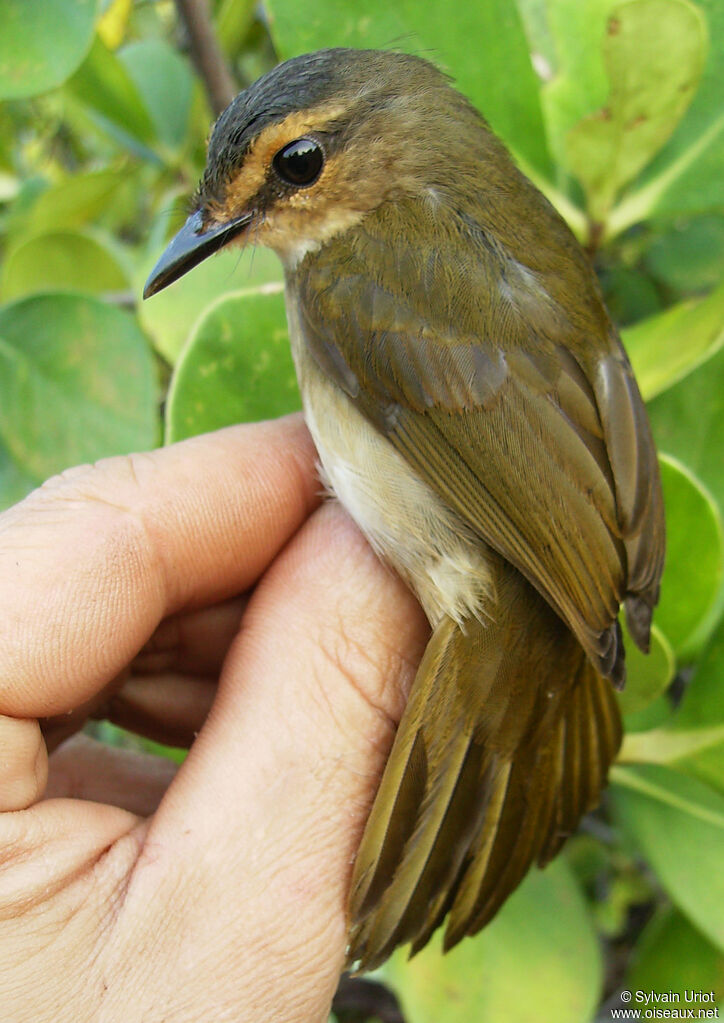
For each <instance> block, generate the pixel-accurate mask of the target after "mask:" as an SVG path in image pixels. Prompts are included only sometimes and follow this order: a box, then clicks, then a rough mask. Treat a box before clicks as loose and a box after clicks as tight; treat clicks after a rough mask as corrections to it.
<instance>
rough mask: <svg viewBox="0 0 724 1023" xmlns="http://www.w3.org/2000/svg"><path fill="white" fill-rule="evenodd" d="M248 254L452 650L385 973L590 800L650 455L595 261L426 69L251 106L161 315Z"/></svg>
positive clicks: (360, 486)
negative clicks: (215, 271) (195, 277)
mask: <svg viewBox="0 0 724 1023" xmlns="http://www.w3.org/2000/svg"><path fill="white" fill-rule="evenodd" d="M482 73H484V71H482V70H481V74H482ZM232 242H234V243H241V244H242V245H243V244H246V243H253V244H261V245H268V246H270V247H271V248H272V249H274V250H275V251H276V252H277V253H278V255H279V256H280V258H281V260H282V263H283V265H284V273H285V278H286V302H287V317H288V321H289V333H290V337H291V345H292V351H293V355H294V360H295V364H296V369H297V374H298V377H299V384H300V388H301V393H302V396H303V401H304V408H305V414H306V420H307V423H308V425H309V429H310V431H311V433H312V436H313V438H314V440H315V443H316V446H317V450H318V452H319V457H320V460H321V463H322V467H323V472H324V476H325V482H326V484H327V486H328V488H329V490H330V491H332V492H333V493H334V494H336V496H337V497H338V499H339V500H340V501H341V502H342V504H343V505H344V507H345V508H346V509H347V510H348V512H349V513H350V515H351V516H352V517H353V519H354V520H355V521H356V522H357V524H358V525H359V526H360V528H361V529H362V530H363V532H364V533H365V534H366V536H367V537H368V539H369V541H370V543H371V544H372V546H373V547H374V549H375V550H376V551H377V552H378V553H379V554H380V556H381V557H382V558H383V559H384V560H385V561H386V562H387V563H388V564H389V565H391V566H392V567H393V568H394V569H395V570H396V571H397V572H399V574H400V575H401V576H402V578H403V579H404V580H405V581H406V582H407V583H408V584H409V586H410V587H411V588H412V590H413V591H414V592H415V594H416V595H417V597H418V598H419V600H420V602H421V603H422V606H423V608H424V609H425V612H426V614H427V617H428V618H429V620H430V624H431V626H432V630H433V631H432V637H431V639H430V642H429V645H428V647H427V649H426V651H425V654H424V657H423V659H422V663H421V664H420V667H419V669H418V672H417V675H416V678H415V681H414V685H413V688H412V691H411V693H410V698H409V701H408V704H407V708H406V710H405V713H404V716H403V718H402V721H401V722H400V726H399V729H398V732H397V736H396V739H395V742H394V746H393V748H392V752H391V754H390V757H389V761H388V763H387V767H386V769H385V772H384V776H383V778H382V782H381V784H380V788H379V791H378V793H377V797H376V800H375V803H374V806H373V808H372V812H371V815H370V817H369V820H368V822H367V827H366V830H365V832H364V836H363V838H362V843H361V846H360V849H359V853H358V855H357V860H356V863H355V867H354V873H353V878H352V883H351V894H350V902H349V913H350V935H349V948H348V962H349V964H354V965H355V966H356V967H357V968H358V969H371V968H373V967H375V966H377V965H378V964H379V963H380V962H382V961H383V960H384V959H385V958H386V957H387V956H388V955H389V954H390V953H391V952H392V950H393V949H394V948H395V947H396V946H397V945H399V944H402V943H406V942H411V943H412V951H413V952H414V951H417V950H418V949H420V948H422V946H423V945H425V943H426V942H427V941H428V939H429V938H430V935H431V934H432V932H433V931H434V930H435V929H436V928H437V927H438V926H439V925H440V924H441V923H442V922H443V920H444V919H445V918H446V917H447V927H446V931H445V938H444V943H445V947H446V948H450V947H451V946H453V945H454V944H456V942H458V941H460V939H461V938H462V937H463V936H465V935H467V934H474V933H475V932H476V931H478V930H479V929H480V928H481V927H482V926H483V925H484V924H486V923H487V922H488V921H489V920H490V919H491V917H493V916H494V914H495V913H496V912H497V910H498V909H499V908H500V906H501V905H502V904H503V902H504V900H505V899H506V898H507V896H508V895H509V894H510V893H511V892H512V891H513V889H514V888H515V887H516V886H517V885H518V884H519V882H520V881H521V879H522V878H523V877H524V875H525V874H526V872H527V870H528V869H529V867H530V865H531V864H532V863H533V862H536V863H538V864H540V865H542V864H545V863H546V862H547V861H548V860H550V859H551V857H552V856H554V855H555V854H556V853H557V852H558V850H559V849H560V847H561V845H562V844H563V842H564V841H565V839H566V837H567V836H568V835H570V834H571V833H572V832H573V831H574V830H575V829H576V826H577V824H578V821H579V819H580V817H581V815H582V814H583V813H585V812H586V811H587V810H589V809H591V808H592V807H594V806H595V805H596V804H597V802H598V800H599V797H600V794H601V790H602V788H603V787H604V785H605V784H606V778H607V773H608V768H609V766H610V764H611V761H612V760H613V758H614V757H615V755H616V752H617V750H618V747H619V743H620V738H621V724H620V717H619V712H618V708H617V704H616V701H615V697H614V693H613V688H618V687H620V686H622V685H623V682H624V677H625V666H624V649H623V643H622V638H621V629H620V627H619V624H618V618H617V616H618V613H619V608H620V605H621V604H622V603H623V605H624V608H625V613H626V620H627V623H628V629H629V632H630V634H631V636H632V638H633V640H634V642H635V643H636V644H637V645H638V646H639V647H640V648H641V649H643V650H646V649H647V648H648V644H649V631H650V625H651V616H652V611H653V608H654V606H655V604H656V602H657V599H658V593H659V579H660V577H661V571H662V565H663V557H664V517H663V504H662V497H661V485H660V480H659V473H658V466H657V460H656V452H655V450H654V445H653V441H652V438H651V431H650V429H649V424H648V421H647V418H646V413H645V410H644V406H643V402H642V400H641V396H640V394H639V390H638V387H637V385H636V381H635V380H634V377H633V374H632V371H631V367H630V364H629V362H628V359H627V357H626V354H625V352H624V350H623V348H622V347H621V342H620V340H619V337H618V335H617V333H616V329H615V327H614V326H613V324H612V323H611V320H610V319H609V316H608V314H607V312H606V309H605V308H604V305H603V301H602V298H601V293H600V291H599V288H598V285H597V282H596V279H595V276H594V273H593V271H592V269H591V266H590V264H589V261H588V259H587V257H586V256H585V254H584V253H583V251H582V249H581V248H580V246H579V245H578V243H577V242H576V240H575V239H574V237H573V235H572V234H571V232H570V231H569V230H568V228H567V226H566V225H565V223H564V222H563V220H562V219H561V218H560V216H559V215H558V214H557V213H556V211H555V210H554V209H553V208H552V206H551V205H550V204H549V203H548V202H547V201H546V199H545V198H544V197H543V196H542V195H541V194H540V193H539V192H538V191H537V190H536V188H535V187H534V186H533V185H532V184H531V183H530V182H529V181H528V180H527V178H525V177H524V176H523V175H522V174H521V173H520V171H518V170H517V168H516V167H515V166H514V164H513V162H512V161H511V159H510V157H509V155H508V154H507V152H506V150H505V149H504V147H503V146H502V144H501V143H500V142H499V141H498V139H497V138H496V137H495V136H494V135H493V134H492V132H491V131H490V129H489V128H488V126H487V124H486V122H485V121H484V120H483V118H482V117H481V116H480V114H479V113H478V112H477V111H476V110H475V109H474V108H473V107H472V106H471V104H470V103H469V102H468V101H467V100H466V99H465V98H464V97H463V96H462V95H460V93H458V92H457V91H455V90H454V89H453V88H452V87H451V85H450V84H449V82H448V79H447V78H446V77H445V76H444V75H443V74H442V73H441V72H440V71H438V70H437V69H436V68H435V67H434V66H433V65H432V64H430V63H428V62H427V61H425V60H422V59H420V58H419V57H413V56H409V55H406V54H401V53H392V52H383V51H374V50H349V49H331V50H323V51H320V52H318V53H312V54H308V55H306V56H302V57H296V58H294V59H293V60H289V61H287V62H286V63H284V64H281V65H279V66H278V67H276V68H275V69H274V70H273V71H270V72H269V73H268V74H266V75H264V76H263V77H262V78H261V79H259V81H258V82H256V83H255V84H254V85H252V86H251V87H250V88H248V89H247V90H246V91H244V92H242V93H241V94H240V95H238V96H237V97H236V99H235V100H234V101H233V102H232V103H231V105H230V106H229V107H228V108H227V109H226V110H225V111H224V113H222V114H221V116H220V117H219V119H218V121H217V122H216V125H215V126H214V128H213V131H212V134H211V139H210V142H209V148H208V162H207V166H206V170H205V172H204V175H203V178H202V180H201V183H200V185H199V188H198V191H197V192H196V195H195V197H194V200H193V212H192V213H191V215H190V216H189V218H188V220H187V221H186V224H185V225H184V226H183V227H182V228H181V230H180V231H179V233H178V234H177V235H176V237H175V238H174V239H173V240H172V241H171V242H170V244H169V246H168V248H167V249H166V251H165V252H164V254H163V255H162V256H161V258H160V260H159V262H158V263H157V265H156V267H155V268H154V270H153V271H152V273H151V276H150V277H149V279H148V283H147V284H146V290H145V293H144V294H145V296H149V295H153V294H154V293H155V292H157V291H159V290H160V289H161V288H164V287H166V285H168V284H170V283H171V282H172V281H175V280H176V279H177V278H178V277H180V276H181V275H182V274H185V273H186V272H187V271H188V270H190V269H191V268H192V267H193V266H195V265H196V264H197V263H199V262H200V261H201V260H203V259H205V258H206V257H207V256H208V255H209V254H211V253H213V252H216V251H217V250H218V249H219V248H221V247H222V246H225V245H228V244H230V243H232Z"/></svg>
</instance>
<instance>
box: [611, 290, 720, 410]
mask: <svg viewBox="0 0 724 1023" xmlns="http://www.w3.org/2000/svg"><path fill="white" fill-rule="evenodd" d="M622 337H623V342H624V345H625V346H626V351H627V352H628V354H629V357H630V359H631V364H632V365H633V368H634V371H635V373H636V379H637V380H638V383H639V387H640V388H641V393H642V394H643V396H644V398H645V399H646V400H647V401H648V400H649V399H650V398H653V397H655V396H656V395H657V394H660V393H661V392H662V391H665V390H666V388H667V387H671V386H672V384H675V383H676V381H677V380H680V379H681V378H682V377H684V376H686V374H687V373H690V372H691V371H692V370H693V369H694V368H695V367H696V366H698V365H700V364H701V363H702V362H704V361H706V359H708V358H711V356H712V355H714V354H715V352H717V351H718V350H719V349H720V348H721V347H722V346H723V345H724V284H721V285H720V286H719V287H718V288H717V289H716V290H715V291H713V292H712V293H711V294H710V295H709V296H708V297H707V298H704V299H700V300H698V301H693V300H692V301H688V302H680V303H679V304H678V305H675V306H672V307H671V308H670V309H666V310H664V312H662V313H657V314H656V315H655V316H650V317H649V318H648V319H646V320H642V321H641V322H640V323H637V324H635V325H634V326H633V327H628V328H627V329H626V330H624V331H622Z"/></svg>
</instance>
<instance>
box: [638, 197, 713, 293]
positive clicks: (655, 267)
mask: <svg viewBox="0 0 724 1023" xmlns="http://www.w3.org/2000/svg"><path fill="white" fill-rule="evenodd" d="M645 263H646V268H647V270H648V271H649V273H651V274H652V275H653V276H654V277H655V278H656V279H657V280H658V281H659V282H662V283H663V284H664V285H665V286H666V287H667V288H668V289H670V290H673V292H674V294H682V295H686V294H693V293H698V294H702V293H703V292H707V291H710V290H711V289H712V288H715V287H716V286H717V284H719V282H720V281H722V280H724V213H722V214H719V215H717V214H715V213H712V214H707V215H705V216H699V217H691V218H690V219H688V220H683V221H682V220H681V219H677V220H676V221H675V222H674V223H673V224H667V225H661V227H660V229H659V230H658V231H657V233H656V235H655V236H654V239H653V241H652V242H651V244H650V245H649V246H648V249H647V252H646V256H645Z"/></svg>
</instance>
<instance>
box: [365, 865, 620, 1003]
mask: <svg viewBox="0 0 724 1023" xmlns="http://www.w3.org/2000/svg"><path fill="white" fill-rule="evenodd" d="M440 933H441V932H438V936H437V937H435V938H434V939H433V941H432V942H431V943H430V945H428V946H427V948H425V949H423V951H422V952H420V953H419V954H418V955H416V956H415V958H414V959H412V960H409V961H405V954H404V950H399V951H398V952H396V953H395V955H394V956H393V957H392V959H390V961H389V962H388V963H387V964H386V965H385V966H384V967H383V969H382V971H381V972H382V978H383V979H384V980H385V982H387V983H389V984H390V986H391V987H392V988H393V989H394V990H395V992H396V994H397V996H398V998H399V999H400V1001H401V1003H402V1008H403V1012H404V1014H405V1019H409V1020H414V1021H415V1023H471V1021H473V1020H474V1021H475V1023H501V1021H502V1020H504V1021H505V1023H531V1020H535V1023H584V1021H586V1020H590V1019H591V1018H592V1017H593V1014H594V1011H595V1008H596V1005H597V1003H598V994H599V991H600V988H601V982H602V970H601V959H600V951H599V948H598V941H597V938H596V935H595V933H594V931H593V926H592V923H591V919H590V916H589V914H588V912H587V909H586V905H585V903H584V901H583V898H582V896H581V893H580V891H579V889H578V886H577V885H576V883H575V881H574V880H573V877H572V875H571V873H570V871H569V869H568V867H567V866H566V865H565V863H564V862H563V861H562V860H556V861H555V862H554V863H552V864H551V865H550V866H549V867H547V868H546V870H545V871H539V870H533V871H531V873H530V874H529V875H528V877H527V878H526V879H525V881H524V882H523V884H522V885H521V886H520V888H519V889H518V890H517V891H516V892H514V893H513V895H512V896H511V897H510V899H508V901H507V902H506V903H505V905H504V906H503V908H502V909H501V911H500V913H499V914H498V915H497V916H496V918H495V919H494V920H493V922H492V923H491V924H489V925H488V926H487V927H486V928H485V929H484V930H483V931H481V932H480V934H478V935H476V936H475V937H474V938H466V939H465V940H464V941H463V942H462V943H461V944H460V945H457V946H456V947H455V948H454V949H453V950H452V951H451V952H448V953H447V955H445V956H443V955H442V954H441V948H440V937H439V935H440Z"/></svg>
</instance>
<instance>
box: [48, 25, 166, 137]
mask: <svg viewBox="0 0 724 1023" xmlns="http://www.w3.org/2000/svg"><path fill="white" fill-rule="evenodd" d="M66 89H67V90H68V92H69V93H70V94H71V95H73V96H74V97H75V99H76V100H78V102H80V103H81V104H82V105H83V106H84V107H86V109H87V110H88V111H89V112H90V113H91V114H93V115H94V117H95V119H96V120H97V121H99V123H100V124H102V125H103V126H104V127H105V128H107V129H108V130H110V131H111V133H112V134H113V135H114V136H116V137H118V138H119V140H120V141H122V142H125V143H126V144H130V146H131V148H134V149H136V150H137V151H139V152H141V153H145V154H146V155H150V152H149V150H148V149H147V148H145V147H146V146H149V145H151V144H152V142H153V139H154V134H155V133H154V125H153V121H152V120H151V115H150V114H149V112H148V107H147V106H146V103H145V102H144V98H143V96H142V95H141V93H140V91H139V89H138V86H137V85H136V83H135V81H134V80H133V78H132V76H131V75H130V73H129V72H128V71H127V70H126V67H125V65H124V64H123V63H122V62H121V61H120V59H119V58H118V57H117V56H116V54H115V53H112V52H111V50H109V49H108V48H107V47H106V46H104V44H103V43H102V42H101V40H100V39H99V38H98V37H96V39H95V41H94V43H93V46H92V48H91V51H90V53H89V54H88V56H87V57H86V59H85V60H84V61H83V63H82V64H81V66H80V67H79V68H78V70H77V71H76V73H75V74H74V75H73V77H72V78H71V79H70V81H69V82H68V83H67V85H66ZM139 146H141V148H140V149H139Z"/></svg>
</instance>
